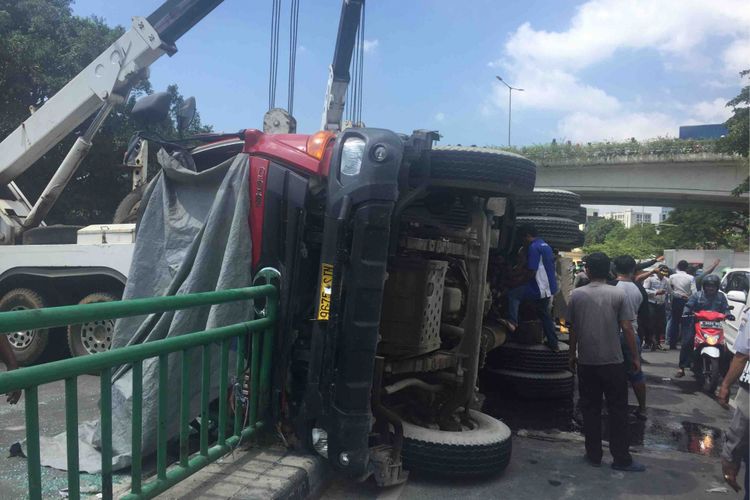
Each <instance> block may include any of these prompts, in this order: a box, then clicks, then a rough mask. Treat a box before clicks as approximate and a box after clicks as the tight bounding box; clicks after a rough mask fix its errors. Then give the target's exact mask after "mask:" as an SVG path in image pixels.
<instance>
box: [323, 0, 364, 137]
mask: <svg viewBox="0 0 750 500" xmlns="http://www.w3.org/2000/svg"><path fill="white" fill-rule="evenodd" d="M363 5H364V0H344V1H343V3H342V4H341V17H340V18H339V30H338V34H337V35H336V48H335V49H334V52H333V63H332V64H331V65H330V66H329V68H328V85H327V87H326V97H325V102H324V103H323V123H322V124H321V128H322V129H323V130H332V131H334V132H335V131H339V130H341V118H342V117H343V116H344V104H345V101H346V91H347V88H348V87H349V81H350V79H351V77H350V75H349V66H351V63H352V52H353V51H354V43H355V41H356V39H357V29H358V28H359V23H360V19H361V17H362V6H363Z"/></svg>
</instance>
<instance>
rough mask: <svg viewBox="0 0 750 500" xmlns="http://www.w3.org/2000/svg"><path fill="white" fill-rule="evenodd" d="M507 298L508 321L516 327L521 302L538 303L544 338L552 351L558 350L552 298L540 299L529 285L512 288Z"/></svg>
mask: <svg viewBox="0 0 750 500" xmlns="http://www.w3.org/2000/svg"><path fill="white" fill-rule="evenodd" d="M507 297H508V320H509V321H510V322H511V323H513V324H514V325H516V326H518V323H519V319H518V309H519V308H520V307H521V302H523V301H525V300H533V301H535V302H536V306H537V313H538V314H539V319H540V320H541V321H542V329H543V330H544V336H545V337H546V338H547V345H549V347H550V348H552V349H555V348H557V334H556V333H555V323H554V322H553V321H552V315H551V314H550V312H549V301H550V298H549V297H547V298H544V299H540V298H538V297H537V296H536V294H535V293H534V292H533V291H532V290H531V287H529V285H521V286H518V287H516V288H511V289H510V290H508V293H507Z"/></svg>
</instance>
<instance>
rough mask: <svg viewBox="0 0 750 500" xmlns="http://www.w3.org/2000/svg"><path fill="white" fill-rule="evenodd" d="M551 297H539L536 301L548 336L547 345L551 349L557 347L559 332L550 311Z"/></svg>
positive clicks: (545, 333)
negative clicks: (556, 330)
mask: <svg viewBox="0 0 750 500" xmlns="http://www.w3.org/2000/svg"><path fill="white" fill-rule="evenodd" d="M549 301H550V298H549V297H547V298H546V299H538V300H537V301H536V304H537V311H538V312H539V319H540V320H542V330H544V336H545V337H546V338H547V345H548V346H549V347H550V349H557V333H555V323H554V322H553V321H552V315H551V314H550V313H549Z"/></svg>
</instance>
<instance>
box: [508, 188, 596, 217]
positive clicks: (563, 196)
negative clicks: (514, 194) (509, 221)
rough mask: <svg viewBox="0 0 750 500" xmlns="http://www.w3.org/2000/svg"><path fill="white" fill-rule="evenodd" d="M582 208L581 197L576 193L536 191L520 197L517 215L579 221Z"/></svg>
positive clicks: (548, 190)
mask: <svg viewBox="0 0 750 500" xmlns="http://www.w3.org/2000/svg"><path fill="white" fill-rule="evenodd" d="M580 208H581V197H580V196H579V195H577V194H575V193H572V192H570V191H563V190H561V189H535V190H534V192H533V193H530V194H526V195H523V196H519V197H518V202H517V204H516V213H517V214H518V215H547V216H552V217H570V218H571V219H573V218H575V219H577V218H578V217H579V215H580V210H579V209H580Z"/></svg>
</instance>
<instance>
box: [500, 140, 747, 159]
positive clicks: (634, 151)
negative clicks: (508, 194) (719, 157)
mask: <svg viewBox="0 0 750 500" xmlns="http://www.w3.org/2000/svg"><path fill="white" fill-rule="evenodd" d="M489 147H491V148H496V149H503V150H506V151H511V152H514V153H518V154H520V155H523V156H526V157H527V158H530V159H532V160H534V161H535V162H537V163H539V164H542V165H545V164H549V163H554V162H558V161H577V162H586V161H591V162H596V161H602V160H606V159H611V158H614V157H636V156H674V155H682V154H694V153H723V152H729V153H733V151H728V150H723V149H720V147H719V141H718V140H716V139H689V140H683V139H673V138H669V137H660V138H657V139H651V140H648V141H636V140H635V139H631V140H630V141H623V142H589V143H586V144H580V143H577V144H573V143H571V142H569V141H568V142H564V143H558V142H554V141H553V142H552V143H549V144H534V145H531V146H522V147H510V148H508V147H502V146H489Z"/></svg>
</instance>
